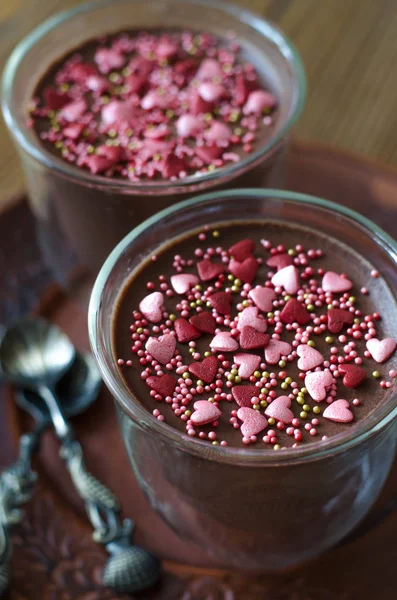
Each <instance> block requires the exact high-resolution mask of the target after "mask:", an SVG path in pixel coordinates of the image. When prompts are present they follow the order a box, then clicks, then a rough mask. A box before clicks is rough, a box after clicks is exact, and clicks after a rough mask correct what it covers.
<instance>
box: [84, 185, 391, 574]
mask: <svg viewBox="0 0 397 600" xmlns="http://www.w3.org/2000/svg"><path fill="white" fill-rule="evenodd" d="M239 219H242V220H244V221H247V220H249V221H251V220H252V221H255V220H260V221H262V222H263V220H266V219H269V220H277V221H278V222H279V221H285V222H288V223H296V224H298V225H303V226H305V227H309V228H311V229H313V230H317V231H321V232H322V233H323V234H325V235H327V236H330V237H331V236H332V237H333V238H336V239H338V240H339V241H340V242H342V243H344V244H346V245H347V246H349V247H350V248H352V249H353V250H354V251H356V252H357V253H359V254H360V255H362V256H365V257H366V258H367V259H368V260H370V261H371V264H373V266H374V268H376V269H378V270H379V271H380V272H381V273H382V276H383V277H384V278H385V281H386V283H387V284H388V285H389V287H390V289H392V290H393V289H394V290H395V289H396V285H397V268H396V262H397V243H396V242H395V241H394V240H392V239H391V238H390V237H389V236H388V235H387V234H386V233H384V232H383V231H382V230H381V229H379V228H378V227H377V226H376V225H374V224H373V223H371V222H370V221H368V220H366V219H365V218H363V217H361V216H360V215H359V214H357V213H355V212H353V211H351V210H349V209H347V208H345V207H343V206H339V205H336V204H333V203H331V202H328V201H325V200H321V199H318V198H314V197H311V196H305V195H302V194H297V193H293V192H286V191H278V190H260V189H255V190H248V189H245V190H235V191H223V192H218V193H214V194H206V195H201V196H198V197H196V198H194V199H193V200H190V201H185V202H182V203H180V204H178V205H176V206H173V207H171V208H169V209H167V210H165V211H163V212H161V213H160V214H158V215H156V216H154V217H152V218H151V219H149V220H147V221H146V222H145V223H143V224H141V225H140V226H139V227H137V228H136V229H135V230H134V231H132V232H131V233H130V234H129V235H128V236H127V237H126V238H125V239H124V240H123V241H122V242H121V243H120V244H119V245H118V246H117V247H116V248H115V250H114V251H113V252H112V253H111V255H110V257H109V258H108V259H107V261H106V263H105V264H104V266H103V268H102V270H101V272H100V274H99V276H98V278H97V281H96V283H95V286H94V289H93V292H92V297H91V303H90V307H89V316H88V320H89V334H90V341H91V347H92V351H93V353H94V355H95V357H96V360H97V363H98V365H99V368H100V370H101V373H102V376H103V379H104V381H105V383H106V385H107V386H108V388H109V390H110V392H111V393H112V395H113V397H114V400H115V404H116V407H117V412H118V415H119V420H120V426H121V432H122V436H123V439H124V443H125V446H126V448H127V452H128V455H129V458H130V461H131V465H132V468H133V471H134V473H135V476H136V477H137V480H138V482H139V484H140V486H141V487H142V489H143V491H144V492H145V494H146V495H147V497H148V498H149V500H150V502H151V504H152V505H153V507H154V508H155V509H156V510H157V511H158V512H159V513H160V515H162V517H163V518H164V519H165V520H166V522H167V523H168V524H169V525H170V526H171V527H172V528H173V529H174V530H175V531H176V532H177V533H178V534H179V535H180V536H181V537H183V538H185V539H188V540H190V541H193V542H195V543H196V544H197V545H198V546H199V547H200V548H201V549H202V550H204V551H205V552H207V554H208V557H209V558H208V564H209V565H212V566H214V565H218V566H226V567H229V568H230V567H234V568H242V569H248V570H258V569H259V570H263V571H273V570H278V569H285V568H289V567H293V566H295V565H298V564H299V563H302V562H304V561H306V560H308V559H310V558H312V557H314V556H316V555H317V554H319V553H321V552H324V551H325V550H326V549H328V548H330V547H331V546H332V545H334V544H336V543H337V542H338V541H339V540H341V539H342V538H343V537H344V536H346V534H348V533H349V532H350V531H351V530H352V529H353V528H354V527H355V525H356V524H357V523H358V522H359V521H360V520H361V519H362V518H363V516H364V515H365V514H366V513H367V511H368V510H369V509H370V507H371V506H372V505H373V504H374V502H375V500H376V499H377V497H378V494H379V492H380V490H381V488H382V486H383V483H384V481H385V479H386V477H387V474H388V472H389V470H390V467H391V464H392V461H393V458H394V454H395V448H396V430H397V418H396V417H397V398H396V394H395V392H394V391H393V389H392V388H391V389H390V392H389V393H388V395H387V396H386V398H385V401H384V402H383V403H382V404H381V405H379V406H378V407H377V410H376V411H374V412H372V413H370V414H369V415H368V417H367V418H366V419H364V420H362V421H359V422H358V423H357V424H355V425H354V426H352V427H351V429H349V430H348V432H344V433H341V434H338V435H336V436H334V437H330V438H329V439H328V440H326V441H321V442H318V443H313V444H307V445H306V446H301V447H299V448H296V449H285V450H283V451H281V452H268V451H262V452H261V451H260V450H258V449H251V448H250V447H246V448H233V447H220V446H209V445H208V444H207V443H205V442H202V441H201V440H198V439H196V438H194V439H192V438H189V437H188V436H187V435H184V434H181V433H180V432H178V431H177V430H175V429H173V428H172V427H170V426H168V425H166V424H164V423H161V422H159V421H158V420H157V419H156V418H154V417H153V416H152V414H150V413H149V412H148V411H147V410H146V409H145V408H144V407H143V406H142V404H141V403H140V401H139V398H138V397H136V396H135V395H134V393H133V392H131V391H130V390H129V389H128V388H127V386H126V385H125V383H124V380H123V378H122V377H121V375H120V373H119V370H118V369H117V367H116V365H115V360H114V357H113V347H112V315H113V314H114V310H115V306H116V302H117V298H118V295H119V293H120V290H121V288H122V286H123V283H125V281H126V279H127V277H128V276H130V275H131V273H132V272H133V271H134V270H135V269H136V268H137V267H138V265H139V264H140V262H141V261H142V260H143V259H145V258H146V257H148V256H150V255H152V254H153V253H155V252H156V249H158V248H159V247H160V246H161V245H163V244H164V243H165V242H166V241H167V240H170V239H172V238H173V237H174V236H178V235H181V233H182V232H185V231H186V232H189V231H191V230H196V229H197V228H200V227H202V226H204V225H206V224H208V223H221V222H226V223H227V222H230V221H234V222H235V221H238V220H239ZM390 321H391V322H390V325H391V327H392V331H391V332H390V333H391V335H393V336H394V337H395V336H396V334H397V322H394V324H393V320H392V319H391V320H390ZM394 321H395V320H394Z"/></svg>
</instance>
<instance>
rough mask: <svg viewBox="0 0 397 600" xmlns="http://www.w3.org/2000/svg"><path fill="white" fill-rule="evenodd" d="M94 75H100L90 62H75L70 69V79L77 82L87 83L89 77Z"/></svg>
mask: <svg viewBox="0 0 397 600" xmlns="http://www.w3.org/2000/svg"><path fill="white" fill-rule="evenodd" d="M94 75H98V72H97V70H96V68H95V67H94V66H93V65H90V64H88V63H82V62H81V63H74V64H73V65H70V67H69V69H68V79H70V80H71V81H76V82H77V83H86V81H87V79H88V78H89V77H92V76H94Z"/></svg>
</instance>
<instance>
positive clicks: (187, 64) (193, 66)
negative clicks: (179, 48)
mask: <svg viewBox="0 0 397 600" xmlns="http://www.w3.org/2000/svg"><path fill="white" fill-rule="evenodd" d="M198 64H199V63H198V62H197V60H194V59H193V58H186V59H185V60H181V61H179V62H177V63H176V64H175V67H174V68H175V71H176V72H177V73H179V74H180V75H192V74H193V73H195V72H196V71H197V68H198Z"/></svg>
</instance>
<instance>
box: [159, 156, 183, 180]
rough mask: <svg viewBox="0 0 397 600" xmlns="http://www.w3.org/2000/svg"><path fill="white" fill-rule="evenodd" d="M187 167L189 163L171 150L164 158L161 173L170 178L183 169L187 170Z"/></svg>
mask: <svg viewBox="0 0 397 600" xmlns="http://www.w3.org/2000/svg"><path fill="white" fill-rule="evenodd" d="M186 169H187V164H186V162H185V160H184V159H183V158H180V157H179V156H176V154H174V153H173V152H170V153H169V154H167V156H166V157H165V159H164V163H163V168H162V170H161V174H162V176H163V177H165V179H170V177H176V176H177V175H179V173H180V172H181V171H186Z"/></svg>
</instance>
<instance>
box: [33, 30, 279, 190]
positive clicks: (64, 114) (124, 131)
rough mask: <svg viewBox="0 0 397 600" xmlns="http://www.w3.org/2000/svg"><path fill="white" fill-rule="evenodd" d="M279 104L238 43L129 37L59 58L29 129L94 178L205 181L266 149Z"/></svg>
mask: <svg viewBox="0 0 397 600" xmlns="http://www.w3.org/2000/svg"><path fill="white" fill-rule="evenodd" d="M276 118H277V99H276V97H275V96H274V95H273V94H272V93H271V91H270V90H269V89H268V85H267V84H266V77H265V75H263V74H262V73H259V72H258V71H257V69H256V67H255V66H254V65H253V64H252V63H251V62H250V60H249V56H247V52H246V50H244V49H241V48H240V47H239V45H238V43H237V42H236V40H235V39H234V36H233V34H232V33H231V34H230V37H229V38H223V39H222V38H219V37H216V36H214V35H212V34H209V33H205V32H193V31H167V30H164V31H149V32H137V31H127V32H121V33H118V34H116V35H111V36H108V37H103V38H101V39H97V40H88V41H87V42H86V44H84V45H82V46H81V47H79V48H77V49H75V50H74V51H72V52H70V53H69V54H68V55H67V56H64V57H62V58H61V59H60V60H59V61H58V62H57V63H56V64H55V65H53V67H52V68H51V69H50V70H49V71H48V72H47V74H46V75H45V76H44V77H43V78H42V80H41V81H40V83H39V84H38V86H37V88H36V91H35V93H34V97H33V99H32V103H31V106H30V123H31V126H32V127H34V129H35V131H36V133H37V135H38V136H39V137H40V139H41V142H42V143H43V145H44V146H45V148H46V149H47V150H49V151H50V152H52V153H54V154H56V155H57V156H59V157H61V158H63V159H64V160H65V161H67V162H69V163H71V164H74V165H76V166H77V167H81V168H82V169H86V170H88V171H90V172H91V173H93V174H100V175H104V176H108V177H117V178H124V179H129V180H131V181H132V182H138V181H140V180H151V179H153V180H156V179H167V180H168V179H171V180H176V179H180V178H182V179H183V178H184V177H186V176H188V175H196V176H200V174H205V173H207V172H208V171H213V170H215V169H219V168H221V167H222V166H224V165H225V164H232V163H235V162H238V161H240V160H241V159H243V158H244V157H246V156H249V154H250V153H251V152H252V151H254V150H256V149H258V147H260V145H263V144H264V143H266V141H267V140H268V139H269V138H270V137H271V135H272V132H273V125H274V122H275V119H276Z"/></svg>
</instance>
